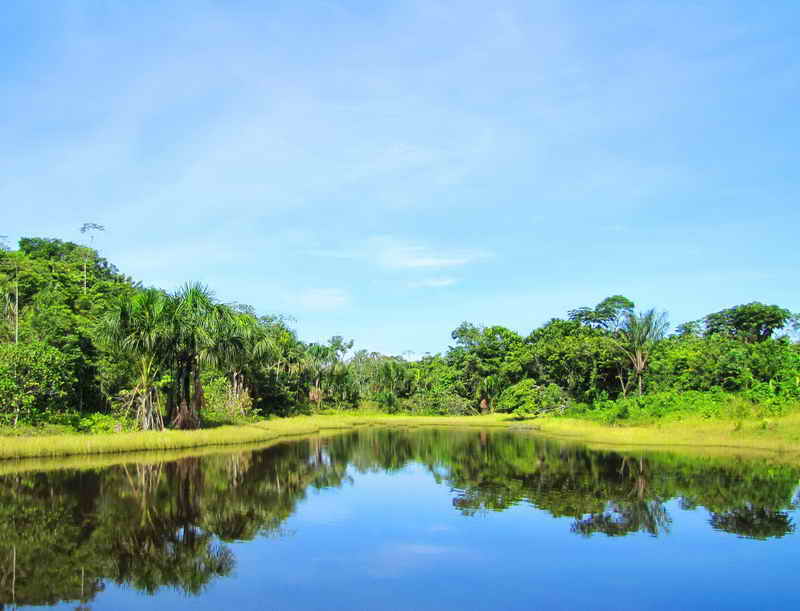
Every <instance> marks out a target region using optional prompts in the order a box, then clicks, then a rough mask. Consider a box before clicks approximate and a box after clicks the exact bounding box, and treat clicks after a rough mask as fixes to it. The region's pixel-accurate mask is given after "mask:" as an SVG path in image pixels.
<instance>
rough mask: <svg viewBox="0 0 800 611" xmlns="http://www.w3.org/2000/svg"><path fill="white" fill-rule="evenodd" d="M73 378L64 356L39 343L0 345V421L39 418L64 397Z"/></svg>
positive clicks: (9, 421) (7, 421) (14, 422)
mask: <svg viewBox="0 0 800 611" xmlns="http://www.w3.org/2000/svg"><path fill="white" fill-rule="evenodd" d="M73 382H74V380H73V379H72V378H71V376H70V367H69V362H68V360H67V358H66V357H65V356H64V355H63V354H62V353H60V352H59V351H58V350H56V349H55V348H52V347H51V346H48V345H47V344H44V343H41V342H26V343H24V344H0V422H4V423H6V424H12V425H13V426H17V423H18V422H19V421H20V419H22V420H23V421H27V422H29V423H35V422H36V420H40V419H43V418H42V417H43V416H44V414H45V412H46V411H47V410H48V409H50V407H51V405H53V404H55V403H57V402H58V401H60V400H62V399H63V398H64V397H66V396H67V394H68V393H69V391H70V390H71V386H72V384H73Z"/></svg>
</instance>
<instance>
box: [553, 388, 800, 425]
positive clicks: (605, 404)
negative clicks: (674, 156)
mask: <svg viewBox="0 0 800 611" xmlns="http://www.w3.org/2000/svg"><path fill="white" fill-rule="evenodd" d="M794 403H796V399H794V398H793V397H791V396H788V395H781V394H780V393H779V392H777V391H776V389H775V386H774V385H770V384H765V383H764V384H757V385H754V386H753V388H751V389H750V390H749V391H745V392H743V393H739V394H734V393H730V392H725V391H724V390H722V389H721V388H719V387H717V388H713V389H711V390H709V391H706V392H701V391H697V390H690V391H685V392H677V391H663V392H657V393H652V394H649V395H642V396H641V397H640V396H632V397H627V398H622V399H617V400H615V401H609V400H605V401H596V402H595V403H593V404H591V405H575V406H572V407H570V408H569V409H568V410H566V411H565V412H564V415H565V416H570V417H577V418H586V419H590V420H596V421H598V422H602V423H604V424H617V423H620V422H622V421H627V422H631V423H635V422H639V423H641V422H652V421H655V420H664V419H670V420H681V419H684V418H690V417H700V418H720V419H733V420H739V419H742V418H765V417H769V416H780V415H783V414H785V413H787V411H788V410H789V409H790V408H791V406H792V405H793V404H794Z"/></svg>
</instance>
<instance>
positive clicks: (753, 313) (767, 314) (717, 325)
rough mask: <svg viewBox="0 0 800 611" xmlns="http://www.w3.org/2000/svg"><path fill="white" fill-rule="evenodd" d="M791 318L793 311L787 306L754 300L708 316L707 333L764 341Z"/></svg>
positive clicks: (748, 341)
mask: <svg viewBox="0 0 800 611" xmlns="http://www.w3.org/2000/svg"><path fill="white" fill-rule="evenodd" d="M791 318H792V313H791V312H790V311H789V310H787V309H785V308H781V307H779V306H776V305H766V304H763V303H760V302H758V301H753V302H751V303H747V304H743V305H738V306H734V307H732V308H727V309H725V310H720V311H719V312H714V313H713V314H709V315H708V316H706V318H705V323H706V331H705V334H706V336H710V335H716V334H720V335H727V336H728V337H732V338H734V339H738V340H741V341H743V342H746V343H748V344H752V343H755V342H763V341H764V340H766V339H769V338H770V337H772V334H773V333H774V332H775V331H777V330H778V329H781V328H782V327H784V326H785V325H786V323H787V322H789V321H790V319H791Z"/></svg>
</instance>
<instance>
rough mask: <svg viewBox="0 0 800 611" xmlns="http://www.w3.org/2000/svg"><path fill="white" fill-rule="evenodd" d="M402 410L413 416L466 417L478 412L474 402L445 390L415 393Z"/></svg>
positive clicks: (404, 403)
mask: <svg viewBox="0 0 800 611" xmlns="http://www.w3.org/2000/svg"><path fill="white" fill-rule="evenodd" d="M402 408H403V410H404V411H408V412H411V413H412V414H418V415H426V416H440V415H441V416H466V415H468V414H474V413H476V411H477V410H476V409H475V405H474V403H473V402H472V401H470V400H469V399H465V398H464V397H462V396H461V395H458V394H456V393H454V392H452V391H448V390H444V389H431V390H425V391H422V392H418V393H415V394H414V395H412V396H411V397H410V398H409V399H406V400H404V401H403V402H402Z"/></svg>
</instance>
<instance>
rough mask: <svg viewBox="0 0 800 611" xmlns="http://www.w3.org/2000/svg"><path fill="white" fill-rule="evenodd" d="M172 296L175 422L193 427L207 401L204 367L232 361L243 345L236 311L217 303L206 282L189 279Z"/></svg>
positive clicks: (198, 420) (178, 426) (188, 427)
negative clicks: (238, 333) (237, 329)
mask: <svg viewBox="0 0 800 611" xmlns="http://www.w3.org/2000/svg"><path fill="white" fill-rule="evenodd" d="M172 298H173V300H174V303H175V305H174V312H175V314H174V320H173V329H174V336H175V364H176V380H175V382H176V393H175V399H174V404H173V405H172V426H174V427H175V428H184V429H192V428H197V427H198V426H200V411H201V410H202V408H203V405H204V394H203V384H202V381H201V379H200V373H201V369H202V367H203V366H205V365H209V364H211V365H214V364H220V363H223V362H226V361H229V360H230V359H231V358H232V356H231V355H232V354H235V353H236V352H237V351H239V350H241V349H242V340H241V338H240V337H239V336H238V335H237V333H236V332H235V331H232V329H234V327H235V322H234V320H233V318H234V314H235V313H234V311H233V310H232V309H231V308H230V307H228V306H226V305H223V304H220V303H217V302H216V301H215V299H214V294H213V293H212V292H211V291H210V290H209V289H208V288H207V287H206V286H204V285H202V284H200V283H187V284H186V285H184V286H183V287H182V288H181V289H180V290H179V291H178V292H177V293H175V295H173V297H172Z"/></svg>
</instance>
